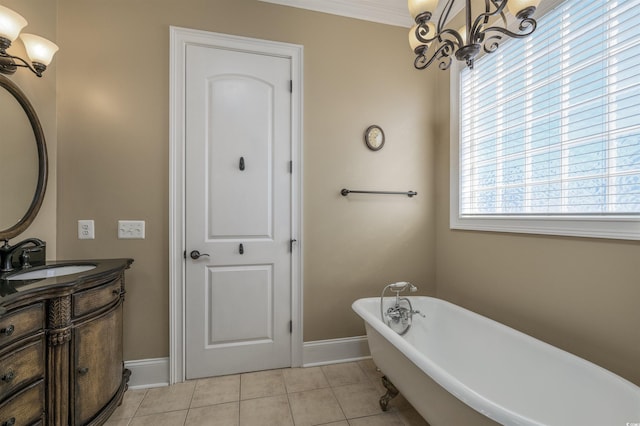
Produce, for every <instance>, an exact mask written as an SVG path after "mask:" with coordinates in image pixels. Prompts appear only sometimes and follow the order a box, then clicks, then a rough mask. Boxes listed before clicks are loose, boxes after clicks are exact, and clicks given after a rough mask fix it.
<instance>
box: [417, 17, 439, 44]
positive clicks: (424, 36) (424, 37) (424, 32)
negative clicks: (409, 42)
mask: <svg viewBox="0 0 640 426" xmlns="http://www.w3.org/2000/svg"><path fill="white" fill-rule="evenodd" d="M428 35H429V27H428V26H427V21H425V22H421V23H420V24H418V25H417V26H416V39H418V41H420V43H423V44H429V43H431V42H432V41H434V40H435V39H437V38H438V33H437V32H436V33H435V34H433V37H431V38H429V37H428Z"/></svg>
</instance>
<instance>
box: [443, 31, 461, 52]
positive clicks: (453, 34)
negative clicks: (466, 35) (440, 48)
mask: <svg viewBox="0 0 640 426" xmlns="http://www.w3.org/2000/svg"><path fill="white" fill-rule="evenodd" d="M444 36H449V37H450V38H444ZM438 40H440V42H441V43H445V42H449V43H451V44H453V45H454V46H455V47H457V48H460V47H462V46H464V39H463V38H462V36H461V35H460V33H459V32H457V31H456V30H452V29H450V28H446V29H444V30H442V31H440V32H439V33H438Z"/></svg>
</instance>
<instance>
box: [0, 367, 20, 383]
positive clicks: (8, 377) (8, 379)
mask: <svg viewBox="0 0 640 426" xmlns="http://www.w3.org/2000/svg"><path fill="white" fill-rule="evenodd" d="M15 377H16V373H15V372H14V371H13V370H9V372H8V373H5V374H3V375H2V377H0V380H2V381H3V382H5V383H9V382H11V381H12V380H13V379H15Z"/></svg>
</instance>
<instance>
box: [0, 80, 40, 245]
mask: <svg viewBox="0 0 640 426" xmlns="http://www.w3.org/2000/svg"><path fill="white" fill-rule="evenodd" d="M2 89H4V90H2ZM0 105H2V108H1V109H0V111H2V113H1V114H0V129H2V132H3V135H2V141H1V142H0V152H2V158H3V160H4V161H3V162H2V164H1V165H0V182H1V183H0V200H1V201H0V240H8V239H11V238H13V237H15V236H17V235H19V234H21V233H22V232H24V230H25V229H27V227H28V226H29V225H30V224H31V222H33V219H35V217H36V215H37V214H38V211H39V210H40V206H41V205H42V200H43V199H44V193H45V190H46V187H47V147H46V143H45V139H44V133H43V131H42V127H41V126H40V121H39V120H38V116H37V114H36V111H35V109H34V108H33V106H32V105H31V103H30V102H29V99H27V97H26V96H25V94H24V93H23V92H22V90H20V88H19V87H18V86H16V84H15V83H13V82H12V81H11V80H9V79H8V78H7V77H5V76H2V75H0Z"/></svg>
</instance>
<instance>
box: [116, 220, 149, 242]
mask: <svg viewBox="0 0 640 426" xmlns="http://www.w3.org/2000/svg"><path fill="white" fill-rule="evenodd" d="M118 238H119V239H132V240H144V220H119V221H118Z"/></svg>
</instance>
